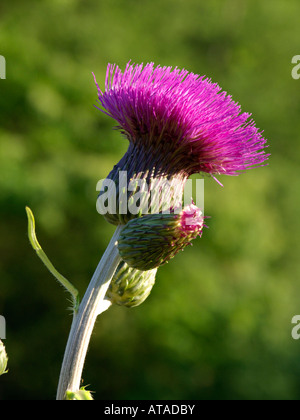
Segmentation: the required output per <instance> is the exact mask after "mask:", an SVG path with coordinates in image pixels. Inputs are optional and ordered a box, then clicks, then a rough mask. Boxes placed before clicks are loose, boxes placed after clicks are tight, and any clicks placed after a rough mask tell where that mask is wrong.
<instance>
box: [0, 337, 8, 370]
mask: <svg viewBox="0 0 300 420" xmlns="http://www.w3.org/2000/svg"><path fill="white" fill-rule="evenodd" d="M7 362H8V357H7V354H6V351H5V347H4V344H3V343H2V341H1V340H0V376H1V375H3V374H4V373H6V372H7V370H6V367H7Z"/></svg>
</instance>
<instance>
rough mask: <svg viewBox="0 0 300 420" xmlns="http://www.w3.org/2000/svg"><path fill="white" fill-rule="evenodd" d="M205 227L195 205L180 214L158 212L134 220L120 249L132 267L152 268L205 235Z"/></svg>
mask: <svg viewBox="0 0 300 420" xmlns="http://www.w3.org/2000/svg"><path fill="white" fill-rule="evenodd" d="M203 226H204V217H203V216H202V212H201V210H200V209H199V208H198V207H196V206H195V205H194V204H191V205H189V206H187V207H185V208H184V209H183V210H182V212H181V213H179V214H175V213H170V214H162V213H158V214H150V215H146V216H142V217H140V218H136V219H132V220H130V221H129V222H128V223H127V225H126V226H125V227H124V228H123V230H122V232H121V234H120V238H119V240H118V248H119V252H120V255H121V257H122V259H123V260H124V261H125V262H126V263H127V264H128V265H129V266H130V267H133V268H136V269H139V270H151V269H154V268H156V267H159V266H161V265H163V264H165V263H166V262H168V261H169V260H170V259H171V258H173V257H174V256H175V255H176V254H177V253H178V252H179V251H180V250H183V249H184V248H185V247H186V246H187V245H190V244H191V241H192V240H193V239H195V238H196V237H197V236H201V235H202V228H203Z"/></svg>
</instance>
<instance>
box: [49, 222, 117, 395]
mask: <svg viewBox="0 0 300 420" xmlns="http://www.w3.org/2000/svg"><path fill="white" fill-rule="evenodd" d="M122 227H123V226H118V227H117V229H116V231H115V233H114V235H113V237H112V239H111V241H110V243H109V245H108V247H107V249H106V251H105V253H104V254H103V256H102V258H101V260H100V262H99V264H98V266H97V268H96V271H95V273H94V275H93V277H92V279H91V281H90V284H89V286H88V288H87V290H86V293H85V295H84V297H83V299H82V302H81V303H80V306H79V309H78V312H77V314H76V315H75V316H74V319H73V323H72V326H71V330H70V334H69V339H68V342H67V346H66V350H65V355H64V359H63V363H62V368H61V373H60V378H59V383H58V389H57V397H56V398H57V400H63V399H64V398H65V395H66V391H72V392H76V391H78V390H79V388H80V381H81V376H82V371H83V367H84V362H85V357H86V353H87V349H88V345H89V342H90V338H91V334H92V331H93V328H94V325H95V321H96V319H97V316H98V315H99V314H100V313H101V312H103V311H104V310H106V309H107V308H108V307H109V306H108V305H107V304H106V302H105V301H104V298H105V294H106V291H107V289H108V286H109V284H110V281H111V279H112V277H113V275H114V273H115V271H116V269H117V267H118V265H119V263H120V262H121V257H120V255H119V251H118V248H117V240H118V238H119V235H120V231H121V230H122Z"/></svg>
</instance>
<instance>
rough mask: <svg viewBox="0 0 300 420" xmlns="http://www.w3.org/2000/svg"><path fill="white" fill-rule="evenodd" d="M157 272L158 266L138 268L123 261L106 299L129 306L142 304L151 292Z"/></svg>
mask: <svg viewBox="0 0 300 420" xmlns="http://www.w3.org/2000/svg"><path fill="white" fill-rule="evenodd" d="M156 272H157V268H156V269H154V270H149V271H140V270H136V269H135V268H131V267H129V266H128V265H127V264H126V263H125V262H124V261H122V262H121V263H120V264H119V266H118V268H117V270H116V273H115V274H114V276H113V278H112V280H111V283H110V285H109V288H108V290H107V292H106V297H105V299H107V300H110V301H111V303H113V304H117V305H121V306H127V307H129V308H131V307H134V306H138V305H140V304H141V303H143V302H144V301H145V300H146V299H147V297H148V296H149V294H150V293H151V290H152V287H153V286H154V283H155V276H156Z"/></svg>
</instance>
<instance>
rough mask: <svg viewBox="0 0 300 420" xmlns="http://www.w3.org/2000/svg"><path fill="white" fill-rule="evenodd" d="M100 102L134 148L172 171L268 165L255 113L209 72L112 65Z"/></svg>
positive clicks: (235, 172) (214, 171) (213, 172)
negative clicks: (243, 110)
mask: <svg viewBox="0 0 300 420" xmlns="http://www.w3.org/2000/svg"><path fill="white" fill-rule="evenodd" d="M97 87H98V94H99V95H98V98H99V99H98V102H99V104H100V105H102V107H103V108H104V110H103V109H102V108H98V109H100V110H101V111H102V112H104V113H105V114H107V115H109V116H110V117H112V118H114V119H115V120H116V121H117V123H118V127H117V128H118V129H119V130H120V131H121V132H122V133H123V134H125V136H126V137H127V138H128V140H129V142H130V145H131V146H134V148H132V147H131V150H142V154H143V155H144V159H146V160H149V159H150V160H151V161H152V162H161V164H162V165H163V166H164V168H165V169H166V170H167V171H169V172H172V173H184V174H185V175H186V176H187V177H188V176H190V175H191V174H193V173H197V172H205V173H208V174H211V175H216V174H226V175H238V171H242V170H245V169H248V168H251V167H253V166H263V163H264V162H265V161H266V159H267V158H268V156H269V155H267V154H265V151H264V148H265V147H267V146H266V140H265V139H264V138H263V137H262V134H261V133H260V132H259V131H258V129H257V128H256V126H255V123H254V121H253V120H252V119H250V120H249V117H250V114H248V113H241V107H240V105H238V104H237V103H235V102H234V101H233V100H232V98H231V96H229V95H227V93H226V92H222V91H221V88H220V87H219V86H218V84H216V83H212V82H211V80H210V79H208V78H205V77H204V76H201V77H200V76H198V75H196V74H193V73H189V72H188V71H186V70H179V69H178V68H175V69H172V68H171V67H160V66H157V67H154V64H153V63H149V64H146V65H145V66H144V67H143V65H142V64H141V65H132V64H130V63H128V64H127V65H126V68H125V71H124V72H123V73H122V71H121V70H120V69H119V67H117V66H116V65H111V64H109V65H108V68H107V74H106V83H105V91H104V92H102V91H101V89H100V88H99V86H98V85H97Z"/></svg>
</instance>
